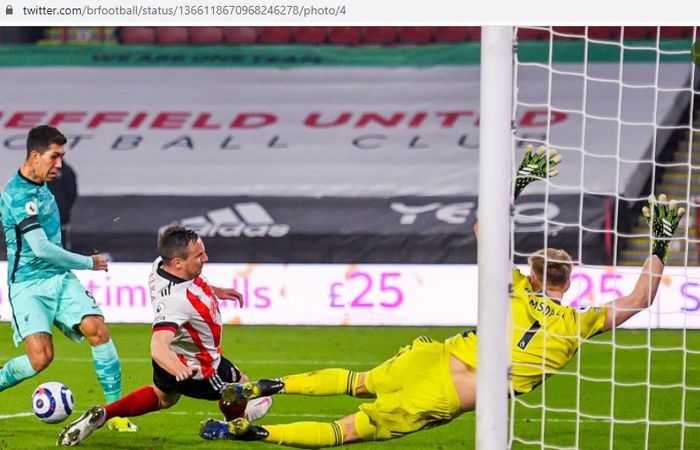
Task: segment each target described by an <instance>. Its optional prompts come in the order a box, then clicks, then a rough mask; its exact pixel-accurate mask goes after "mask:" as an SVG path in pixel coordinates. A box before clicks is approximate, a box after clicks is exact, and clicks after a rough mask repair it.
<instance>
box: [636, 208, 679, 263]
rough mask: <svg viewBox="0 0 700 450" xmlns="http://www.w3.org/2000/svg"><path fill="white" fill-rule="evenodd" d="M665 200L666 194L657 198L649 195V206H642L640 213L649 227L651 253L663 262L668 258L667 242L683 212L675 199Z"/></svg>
mask: <svg viewBox="0 0 700 450" xmlns="http://www.w3.org/2000/svg"><path fill="white" fill-rule="evenodd" d="M666 200H667V199H666V194H661V195H659V198H658V200H657V199H656V198H654V196H653V195H650V196H649V206H648V207H647V206H645V207H644V208H642V214H643V215H644V218H645V219H646V221H647V223H648V224H649V226H650V227H651V237H652V239H651V241H652V244H651V254H652V255H656V256H658V257H659V259H660V260H661V262H663V263H664V264H666V260H667V259H668V243H669V242H670V239H671V237H673V233H675V231H676V228H678V224H679V223H680V221H681V218H682V217H683V214H685V209H684V208H679V207H678V204H677V203H676V201H675V200H671V201H670V202H666Z"/></svg>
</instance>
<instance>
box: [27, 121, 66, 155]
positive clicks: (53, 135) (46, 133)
mask: <svg viewBox="0 0 700 450" xmlns="http://www.w3.org/2000/svg"><path fill="white" fill-rule="evenodd" d="M66 142H68V139H66V137H65V136H64V135H63V134H62V133H61V132H60V131H58V130H57V129H56V128H54V127H52V126H51V125H39V126H37V127H34V128H32V129H31V130H29V134H27V158H28V157H29V155H30V154H31V153H32V151H36V152H39V154H40V155H43V154H44V152H46V150H48V149H49V147H51V144H56V145H66Z"/></svg>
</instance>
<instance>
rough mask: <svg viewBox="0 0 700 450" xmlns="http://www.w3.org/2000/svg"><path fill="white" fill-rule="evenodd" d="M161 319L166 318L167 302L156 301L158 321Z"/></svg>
mask: <svg viewBox="0 0 700 450" xmlns="http://www.w3.org/2000/svg"><path fill="white" fill-rule="evenodd" d="M160 320H165V303H163V302H158V303H156V322H157V321H160Z"/></svg>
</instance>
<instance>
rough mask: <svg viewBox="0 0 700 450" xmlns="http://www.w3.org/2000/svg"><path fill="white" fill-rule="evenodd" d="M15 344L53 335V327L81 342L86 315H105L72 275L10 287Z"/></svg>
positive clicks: (69, 273)
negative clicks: (79, 327)
mask: <svg viewBox="0 0 700 450" xmlns="http://www.w3.org/2000/svg"><path fill="white" fill-rule="evenodd" d="M9 291H10V292H9V294H10V295H9V297H10V305H12V331H13V332H14V333H13V339H14V341H15V345H16V346H18V345H19V344H20V343H21V342H22V341H23V340H24V338H26V337H27V336H30V335H32V334H36V333H48V334H52V333H51V325H56V327H57V328H58V329H59V330H61V332H62V333H63V334H64V335H66V337H67V338H69V339H71V340H73V341H75V342H82V341H83V340H84V339H85V337H84V336H83V335H82V333H81V332H80V330H79V329H78V326H79V325H80V322H82V320H83V318H84V317H86V316H103V314H102V310H100V307H99V306H97V303H96V302H95V299H94V298H93V297H92V295H91V294H90V293H89V292H88V291H87V290H86V289H85V287H84V286H83V285H82V284H80V281H78V279H77V278H76V277H75V275H73V273H71V272H66V273H62V274H58V275H54V276H52V277H50V278H41V279H37V280H28V281H24V282H21V283H12V284H10V289H9Z"/></svg>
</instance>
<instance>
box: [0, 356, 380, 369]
mask: <svg viewBox="0 0 700 450" xmlns="http://www.w3.org/2000/svg"><path fill="white" fill-rule="evenodd" d="M12 357H13V356H3V355H0V360H7V359H10V358H12ZM119 361H121V362H122V363H125V364H143V363H150V362H151V359H150V358H120V359H119ZM231 361H232V362H234V363H235V364H241V365H243V364H248V365H259V366H265V365H269V366H276V365H295V366H302V365H311V366H367V367H368V368H371V367H374V366H376V365H377V364H378V363H380V362H381V361H338V360H304V359H301V360H300V359H289V360H270V359H264V360H262V359H261V360H253V359H248V360H246V359H239V360H231ZM53 362H54V363H55V362H58V363H61V362H77V363H92V358H61V357H60V356H56V357H54V359H53Z"/></svg>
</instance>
